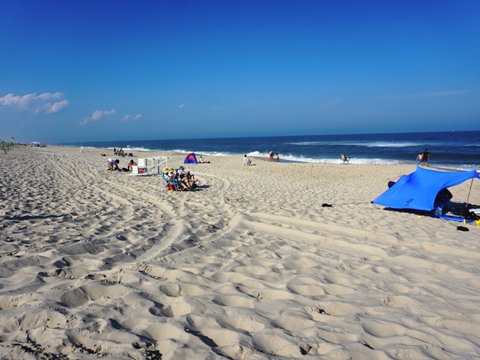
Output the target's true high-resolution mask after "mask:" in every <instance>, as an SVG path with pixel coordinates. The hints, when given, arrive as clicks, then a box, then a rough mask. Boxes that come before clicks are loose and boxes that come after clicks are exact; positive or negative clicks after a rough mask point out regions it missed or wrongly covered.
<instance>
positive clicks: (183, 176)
mask: <svg viewBox="0 0 480 360" xmlns="http://www.w3.org/2000/svg"><path fill="white" fill-rule="evenodd" d="M177 174H178V177H179V178H180V180H181V181H182V182H184V183H185V185H186V186H187V187H188V188H190V189H193V188H195V187H196V186H197V185H196V180H195V175H193V174H192V173H190V171H188V170H185V167H184V166H180V167H179V168H178V170H177Z"/></svg>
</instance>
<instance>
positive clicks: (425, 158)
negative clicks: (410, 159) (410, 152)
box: [417, 148, 430, 165]
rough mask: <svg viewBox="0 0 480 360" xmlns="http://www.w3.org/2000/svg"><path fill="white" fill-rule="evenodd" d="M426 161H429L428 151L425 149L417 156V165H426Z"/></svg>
mask: <svg viewBox="0 0 480 360" xmlns="http://www.w3.org/2000/svg"><path fill="white" fill-rule="evenodd" d="M428 160H430V152H429V151H428V149H427V148H425V150H423V152H421V153H419V154H418V155H417V163H418V165H427V164H428Z"/></svg>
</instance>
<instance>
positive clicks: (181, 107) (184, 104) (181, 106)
mask: <svg viewBox="0 0 480 360" xmlns="http://www.w3.org/2000/svg"><path fill="white" fill-rule="evenodd" d="M187 105H188V103H182V104H180V105H178V109H179V110H182V109H184V108H185V107H186V106H187Z"/></svg>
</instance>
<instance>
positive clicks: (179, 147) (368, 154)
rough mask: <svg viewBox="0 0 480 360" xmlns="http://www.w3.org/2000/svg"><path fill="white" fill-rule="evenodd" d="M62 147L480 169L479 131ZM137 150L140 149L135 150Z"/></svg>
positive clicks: (163, 141)
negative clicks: (421, 160)
mask: <svg viewBox="0 0 480 360" xmlns="http://www.w3.org/2000/svg"><path fill="white" fill-rule="evenodd" d="M64 145H75V146H86V147H95V148H108V149H113V148H114V147H116V148H120V147H122V148H123V149H124V150H126V151H127V152H129V153H134V155H135V156H139V155H138V152H140V151H147V150H153V151H175V152H181V153H185V154H188V153H191V152H195V153H196V154H199V155H203V156H204V158H205V160H208V157H214V156H218V155H243V154H248V156H252V157H255V156H264V157H267V156H268V153H269V152H270V151H273V152H275V153H278V154H279V158H280V161H281V162H308V163H338V164H340V163H342V160H341V159H340V153H344V154H346V155H347V156H348V157H351V160H350V163H351V164H416V158H417V155H418V153H420V152H422V151H423V150H424V149H425V148H427V149H428V151H429V152H430V161H429V165H431V166H435V167H445V168H450V169H458V170H471V169H480V131H450V132H429V133H396V134H393V133H391V134H357V135H306V136H275V137H246V138H222V139H177V140H122V141H102V142H82V143H71V144H64ZM135 152H137V153H135Z"/></svg>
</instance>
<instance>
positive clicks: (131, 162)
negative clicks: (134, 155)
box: [127, 159, 137, 171]
mask: <svg viewBox="0 0 480 360" xmlns="http://www.w3.org/2000/svg"><path fill="white" fill-rule="evenodd" d="M132 166H137V163H136V162H135V161H133V159H132V160H130V162H129V163H128V166H127V168H128V171H131V170H132Z"/></svg>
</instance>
